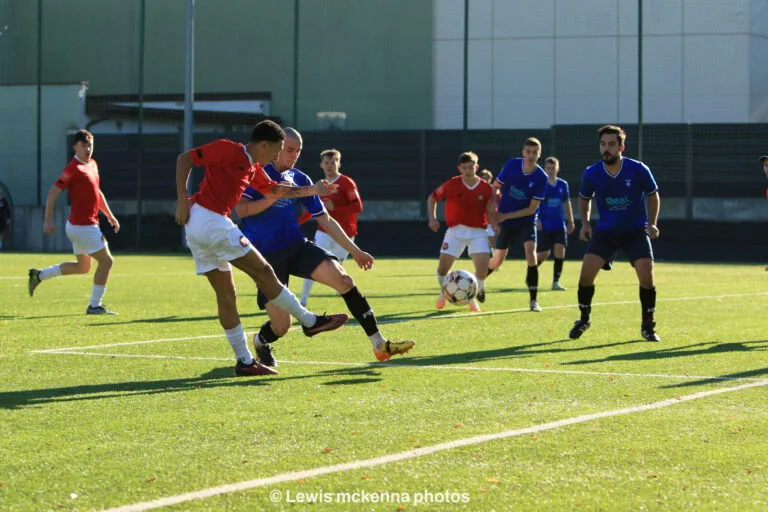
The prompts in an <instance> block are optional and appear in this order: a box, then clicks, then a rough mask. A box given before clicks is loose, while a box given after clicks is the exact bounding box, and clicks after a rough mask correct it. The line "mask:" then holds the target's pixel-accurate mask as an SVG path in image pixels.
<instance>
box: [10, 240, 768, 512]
mask: <svg viewBox="0 0 768 512" xmlns="http://www.w3.org/2000/svg"><path fill="white" fill-rule="evenodd" d="M68 259H71V255H62V254H14V253H0V286H1V287H2V292H1V293H0V431H1V432H2V435H0V510H13V511H16V510H24V511H26V510H101V509H111V508H116V507H125V508H123V509H122V510H146V509H150V508H152V507H160V506H165V507H164V508H163V510H304V509H310V510H313V511H326V510H327V511H330V510H333V511H335V510H497V511H501V510H542V511H543V510H546V511H549V510H649V509H650V510H696V511H700V510H765V509H766V508H768V492H766V489H768V407H766V402H767V401H768V400H767V397H768V334H767V333H768V320H766V314H765V312H766V305H767V302H768V274H767V273H765V272H763V268H762V266H758V265H716V264H672V263H664V262H661V263H659V264H658V265H657V268H656V278H657V289H658V303H657V316H656V319H657V322H658V332H659V334H660V336H661V337H662V342H661V343H648V342H645V341H642V340H641V338H640V306H639V303H638V286H637V279H636V277H635V275H634V272H633V271H632V269H631V268H630V266H629V265H628V264H627V263H623V262H619V263H617V265H616V266H615V267H614V270H612V271H611V272H601V274H600V275H599V276H598V280H597V288H596V294H595V298H594V308H593V325H592V328H591V329H590V330H589V331H587V333H585V335H584V336H583V337H582V338H581V339H580V340H578V341H571V340H568V339H567V334H568V331H569V329H570V327H571V325H572V322H573V321H574V320H576V318H577V317H578V310H577V308H576V306H575V303H576V282H577V279H578V270H579V262H578V261H576V260H569V261H566V264H565V271H564V275H563V278H562V279H561V283H562V284H563V285H565V286H567V287H568V291H566V292H554V291H549V286H548V284H549V283H550V282H551V273H552V264H551V262H547V263H545V264H544V265H543V266H542V267H541V269H540V272H541V277H540V282H541V283H542V287H541V288H542V290H541V291H540V293H539V303H540V304H541V306H542V307H543V308H544V311H543V312H541V313H531V312H529V311H527V306H528V294H527V290H526V289H525V286H524V276H525V271H524V263H523V262H520V261H512V260H510V261H507V262H506V264H505V265H504V267H503V268H502V270H501V272H499V273H498V274H494V275H492V276H491V277H490V278H489V279H488V282H487V291H488V299H487V301H486V303H485V304H484V305H483V312H482V313H480V314H470V313H469V311H468V308H466V307H465V308H458V307H453V306H451V305H448V306H446V309H444V310H442V311H436V310H435V309H434V303H435V299H436V295H437V286H436V279H435V275H434V274H435V267H436V264H437V259H436V258H435V259H434V260H423V259H380V260H378V261H377V262H376V265H375V266H374V269H373V270H371V271H368V272H363V271H361V270H359V269H357V268H354V263H353V262H352V261H348V262H347V263H346V265H345V266H346V268H347V270H348V272H349V273H350V274H351V275H352V276H353V277H354V279H355V280H356V282H357V284H358V287H359V288H360V290H361V291H362V292H363V293H364V294H365V295H366V296H367V297H368V299H369V301H370V303H371V305H372V306H373V308H374V310H375V312H376V315H377V317H378V319H379V320H380V322H381V329H382V332H383V334H384V335H385V336H386V337H388V338H391V339H395V340H396V339H414V340H416V341H417V345H416V347H415V348H414V349H413V350H412V351H411V352H410V353H409V354H407V355H406V356H402V357H399V356H396V357H394V358H393V359H392V360H391V361H390V362H389V363H384V364H382V363H378V362H376V361H375V359H374V357H373V353H372V351H371V346H370V342H369V341H368V340H367V338H366V336H365V335H364V333H363V331H362V329H361V328H360V327H359V326H358V325H357V324H356V323H355V322H353V321H351V322H350V324H349V325H347V326H346V327H344V328H342V329H340V330H338V331H335V332H333V333H327V334H323V335H321V336H317V337H314V338H311V339H309V338H305V337H304V336H303V335H302V333H301V330H300V329H296V328H294V329H292V330H291V332H290V333H288V335H287V336H286V337H284V338H283V339H281V340H279V341H278V342H277V343H276V344H275V355H276V357H277V359H278V362H279V370H280V375H278V376H274V377H268V378H235V377H233V375H232V369H233V366H234V357H233V355H232V351H231V349H230V347H229V345H228V344H227V342H226V340H225V338H224V336H223V333H222V331H221V328H220V326H219V324H218V320H217V317H216V305H215V299H214V296H213V292H212V291H211V290H210V288H209V285H208V283H207V281H206V279H205V278H201V277H196V276H195V275H194V267H193V263H192V259H191V257H190V256H180V255H172V256H163V255H133V254H131V255H125V254H118V255H116V263H115V266H114V268H113V275H112V277H111V278H110V281H109V285H108V290H107V294H106V297H105V303H106V304H107V305H108V306H109V307H110V308H111V309H114V310H115V311H117V312H119V315H118V316H109V317H107V316H85V314H84V313H85V308H86V306H87V304H88V299H89V297H90V288H91V275H89V276H77V277H74V276H70V277H61V278H57V279H54V280H51V281H46V282H44V283H42V284H41V285H40V287H39V288H38V289H37V291H36V292H35V296H34V298H30V297H29V296H28V293H27V281H26V273H27V269H28V268H29V267H32V266H35V267H38V268H41V267H44V266H47V265H51V264H54V263H58V262H60V261H65V260H68ZM454 268H466V269H468V268H470V263H469V262H468V260H467V259H466V258H465V259H463V260H460V261H459V262H458V263H457V265H456V266H455V267H454ZM235 275H236V281H237V286H238V291H239V296H238V303H239V308H240V312H241V315H242V318H243V324H244V326H245V328H246V331H247V332H248V333H249V335H250V334H252V333H253V332H254V331H256V330H257V329H258V328H259V326H260V325H261V324H262V323H263V322H264V321H265V316H264V315H263V314H262V313H260V312H259V311H258V309H257V307H256V300H255V298H256V293H255V287H254V286H253V285H252V283H250V282H249V281H248V279H247V278H246V277H245V276H244V275H243V274H241V273H239V272H237V271H236V274H235ZM291 288H292V289H293V290H294V292H298V291H300V280H296V282H292V283H291ZM310 308H311V309H313V310H314V311H317V312H324V311H327V312H345V311H346V308H345V306H344V303H343V301H342V300H341V299H340V298H338V297H336V296H335V293H334V292H333V291H332V290H330V289H328V288H325V287H323V286H320V285H316V286H315V287H314V289H313V296H312V297H311V299H310ZM136 342H143V343H136ZM483 436H485V437H483ZM388 456H389V458H387V457H388ZM227 485H232V487H225V486H227ZM163 500H165V501H163ZM355 500H357V501H355ZM397 500H399V501H397ZM416 500H420V502H419V503H416ZM309 501H314V502H315V503H312V504H311V505H310V504H308V502H309ZM141 503H145V505H137V504H141ZM146 503H148V504H146Z"/></svg>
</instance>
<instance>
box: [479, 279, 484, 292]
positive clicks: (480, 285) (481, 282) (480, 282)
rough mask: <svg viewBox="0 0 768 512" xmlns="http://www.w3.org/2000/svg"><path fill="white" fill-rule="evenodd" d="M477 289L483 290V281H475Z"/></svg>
mask: <svg viewBox="0 0 768 512" xmlns="http://www.w3.org/2000/svg"><path fill="white" fill-rule="evenodd" d="M477 289H478V290H485V279H478V280H477Z"/></svg>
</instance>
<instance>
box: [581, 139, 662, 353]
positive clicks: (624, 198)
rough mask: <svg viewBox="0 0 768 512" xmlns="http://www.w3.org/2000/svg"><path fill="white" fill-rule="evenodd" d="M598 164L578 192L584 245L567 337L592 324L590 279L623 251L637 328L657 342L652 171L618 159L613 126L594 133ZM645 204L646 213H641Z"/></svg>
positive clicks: (621, 142) (656, 196) (656, 215)
mask: <svg viewBox="0 0 768 512" xmlns="http://www.w3.org/2000/svg"><path fill="white" fill-rule="evenodd" d="M598 134H599V137H600V153H601V154H602V156H603V158H602V160H600V161H598V162H597V163H595V164H593V165H591V166H590V167H587V169H586V170H585V171H584V176H583V178H582V181H581V188H580V189H579V213H580V214H581V232H580V233H579V236H580V238H581V239H582V240H584V241H585V242H589V244H588V245H587V251H586V254H585V255H584V262H583V263H582V266H581V275H580V276H579V291H578V299H579V309H580V310H581V318H580V319H579V320H577V321H576V322H575V323H574V325H573V328H572V329H571V332H570V333H569V337H570V338H571V339H573V340H575V339H577V338H579V337H581V335H582V334H584V331H586V330H587V329H589V327H590V325H591V320H590V314H591V312H592V297H593V296H594V294H595V278H596V277H597V274H598V272H600V268H601V267H602V266H603V265H604V264H605V263H606V262H607V261H609V260H610V259H612V258H613V256H614V255H615V254H616V253H617V252H618V251H619V250H623V251H624V253H625V254H626V255H627V256H628V257H629V260H630V261H631V262H632V264H633V266H634V268H635V273H636V274H637V279H638V281H639V282H640V307H641V309H642V323H641V328H640V332H641V335H642V336H643V338H645V339H646V340H647V341H661V338H659V336H658V334H656V330H655V327H656V322H654V320H653V314H654V312H655V311H656V288H655V286H654V279H653V248H652V246H651V240H655V239H656V238H658V236H659V228H658V227H657V225H656V223H657V222H658V218H659V206H660V203H661V200H660V199H659V192H658V187H657V186H656V181H655V180H654V179H653V174H651V170H650V169H649V168H648V166H647V165H645V164H644V163H642V162H639V161H637V160H632V159H630V158H627V157H624V156H622V153H623V152H624V143H625V142H626V140H627V135H626V133H624V130H622V129H621V128H620V127H618V126H613V125H606V126H603V127H602V128H600V130H598ZM593 198H594V199H595V201H596V202H597V211H598V213H599V214H600V219H599V220H598V222H597V225H596V226H595V229H594V231H593V230H592V225H591V224H590V222H589V217H590V211H591V206H592V199H593ZM646 201H647V203H648V204H647V209H646Z"/></svg>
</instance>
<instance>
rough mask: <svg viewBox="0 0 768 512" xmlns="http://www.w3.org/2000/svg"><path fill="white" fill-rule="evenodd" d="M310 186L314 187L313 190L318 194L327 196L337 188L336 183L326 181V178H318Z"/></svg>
mask: <svg viewBox="0 0 768 512" xmlns="http://www.w3.org/2000/svg"><path fill="white" fill-rule="evenodd" d="M312 186H313V187H315V192H317V195H318V196H327V195H329V194H333V193H334V192H336V191H337V190H339V186H338V185H336V184H335V183H328V180H319V181H318V182H317V183H315V184H314V185H312Z"/></svg>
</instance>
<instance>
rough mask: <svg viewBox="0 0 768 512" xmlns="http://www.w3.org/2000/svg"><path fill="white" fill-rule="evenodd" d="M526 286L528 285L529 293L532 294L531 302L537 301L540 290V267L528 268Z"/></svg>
mask: <svg viewBox="0 0 768 512" xmlns="http://www.w3.org/2000/svg"><path fill="white" fill-rule="evenodd" d="M525 284H527V285H528V293H530V294H531V300H536V293H537V291H538V289H539V267H537V266H536V265H533V266H529V267H528V274H526V276H525Z"/></svg>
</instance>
